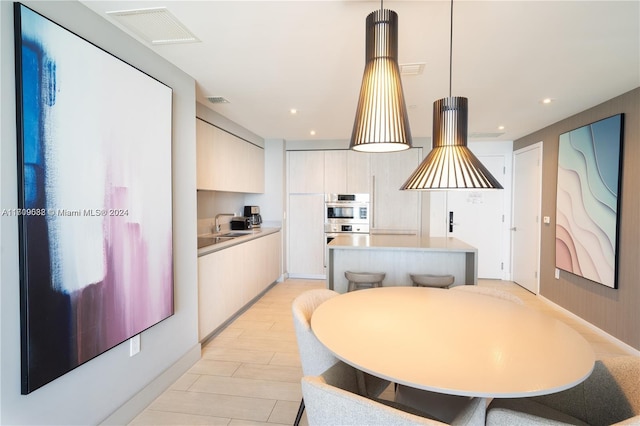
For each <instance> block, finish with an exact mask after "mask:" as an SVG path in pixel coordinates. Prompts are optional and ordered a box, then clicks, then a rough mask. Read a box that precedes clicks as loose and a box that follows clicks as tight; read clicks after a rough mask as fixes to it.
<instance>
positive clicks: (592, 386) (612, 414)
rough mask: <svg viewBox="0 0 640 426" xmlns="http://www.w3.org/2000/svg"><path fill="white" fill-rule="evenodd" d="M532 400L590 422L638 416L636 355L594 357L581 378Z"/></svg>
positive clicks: (608, 422) (639, 363)
mask: <svg viewBox="0 0 640 426" xmlns="http://www.w3.org/2000/svg"><path fill="white" fill-rule="evenodd" d="M535 400H536V401H538V402H540V403H542V404H544V405H546V406H548V407H551V408H554V409H556V410H558V411H561V412H564V413H567V414H569V415H571V416H573V417H576V418H578V419H580V420H582V421H584V422H586V423H588V424H591V425H611V424H614V423H618V422H621V421H623V420H627V419H629V418H631V417H635V416H638V415H640V357H637V356H621V357H611V358H607V359H603V360H598V361H596V363H595V365H594V367H593V372H592V373H591V375H590V376H589V377H588V378H587V379H586V380H585V381H584V382H582V383H580V384H579V385H577V386H575V387H574V388H571V389H569V390H567V391H563V392H559V393H557V394H552V395H546V396H539V397H536V398H535Z"/></svg>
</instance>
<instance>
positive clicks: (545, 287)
mask: <svg viewBox="0 0 640 426" xmlns="http://www.w3.org/2000/svg"><path fill="white" fill-rule="evenodd" d="M619 113H624V139H623V150H624V151H623V155H624V159H623V171H622V192H621V194H622V199H621V204H622V205H621V212H620V232H619V238H620V245H619V251H618V256H619V258H618V262H619V263H618V288H617V289H611V288H608V287H605V286H603V285H600V284H597V283H594V282H592V281H589V280H586V279H583V278H580V277H577V276H575V275H572V274H569V273H566V272H562V271H561V272H560V279H555V278H554V271H555V221H554V220H553V219H555V213H556V179H557V169H558V138H559V136H560V134H562V133H565V132H567V131H570V130H573V129H575V128H578V127H581V126H584V125H587V124H589V123H592V122H594V121H598V120H601V119H603V118H607V117H610V116H612V115H615V114H619ZM540 141H542V142H543V144H544V147H543V165H542V173H543V177H542V215H543V216H550V217H551V218H552V223H551V225H544V224H542V225H541V257H540V294H541V295H542V296H544V297H546V298H547V299H549V300H551V301H553V302H554V303H556V304H558V305H559V306H562V307H563V308H565V309H567V310H569V311H571V312H573V313H574V314H576V315H578V316H580V317H581V318H584V319H585V320H587V321H589V322H590V323H592V324H594V325H595V326H596V327H598V328H600V329H601V330H604V331H606V332H607V333H609V334H611V335H612V336H614V337H616V338H618V339H619V340H621V341H623V342H625V343H626V344H628V345H629V346H632V347H633V348H635V349H638V350H640V88H636V89H634V90H632V91H630V92H627V93H625V94H623V95H621V96H618V97H616V98H614V99H611V100H609V101H607V102H604V103H602V104H600V105H598V106H596V107H593V108H591V109H589V110H586V111H584V112H581V113H579V114H576V115H574V116H572V117H569V118H567V119H565V120H562V121H560V122H558V123H555V124H553V125H551V126H549V127H546V128H544V129H541V130H539V131H537V132H535V133H532V134H530V135H528V136H525V137H523V138H521V139H518V140H516V141H514V147H513V149H514V151H515V150H518V149H521V148H524V147H526V146H528V145H531V144H534V143H537V142H540Z"/></svg>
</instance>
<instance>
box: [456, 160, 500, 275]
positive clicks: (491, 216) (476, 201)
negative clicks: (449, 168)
mask: <svg viewBox="0 0 640 426" xmlns="http://www.w3.org/2000/svg"><path fill="white" fill-rule="evenodd" d="M477 157H478V159H479V160H480V161H481V162H482V164H484V166H485V167H486V168H487V169H489V171H490V172H491V174H492V175H493V176H494V177H495V178H496V179H498V181H500V183H501V184H502V185H503V186H504V182H503V180H504V168H505V159H504V156H503V155H487V156H477ZM451 214H453V226H449V227H448V233H447V235H448V236H450V237H455V238H458V239H459V240H462V241H464V242H466V243H467V244H470V245H472V246H474V247H476V248H477V249H478V278H491V279H502V278H503V275H504V271H503V267H504V259H503V255H504V252H505V250H503V245H502V243H503V232H505V231H503V229H504V219H505V210H504V190H482V191H466V190H452V191H447V220H449V218H450V215H451ZM506 248H507V249H508V245H507V246H506Z"/></svg>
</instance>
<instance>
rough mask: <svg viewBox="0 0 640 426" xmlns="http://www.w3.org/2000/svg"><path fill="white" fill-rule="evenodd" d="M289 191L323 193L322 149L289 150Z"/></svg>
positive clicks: (291, 192)
mask: <svg viewBox="0 0 640 426" xmlns="http://www.w3.org/2000/svg"><path fill="white" fill-rule="evenodd" d="M287 154H288V156H289V172H288V176H289V193H290V194H319V193H324V192H325V190H324V151H289V152H288V153H287Z"/></svg>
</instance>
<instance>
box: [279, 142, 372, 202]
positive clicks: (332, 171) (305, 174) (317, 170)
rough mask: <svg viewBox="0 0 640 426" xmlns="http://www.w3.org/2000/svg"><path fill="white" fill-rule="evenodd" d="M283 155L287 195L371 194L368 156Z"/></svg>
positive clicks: (353, 153) (333, 152) (346, 153)
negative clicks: (285, 167)
mask: <svg viewBox="0 0 640 426" xmlns="http://www.w3.org/2000/svg"><path fill="white" fill-rule="evenodd" d="M287 154H288V155H289V160H288V167H289V170H288V176H289V193H290V194H317V193H336V194H345V193H347V194H351V193H353V194H355V193H370V192H371V173H370V164H369V163H370V154H368V153H363V152H356V151H348V150H327V151H289V152H288V153H287Z"/></svg>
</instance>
